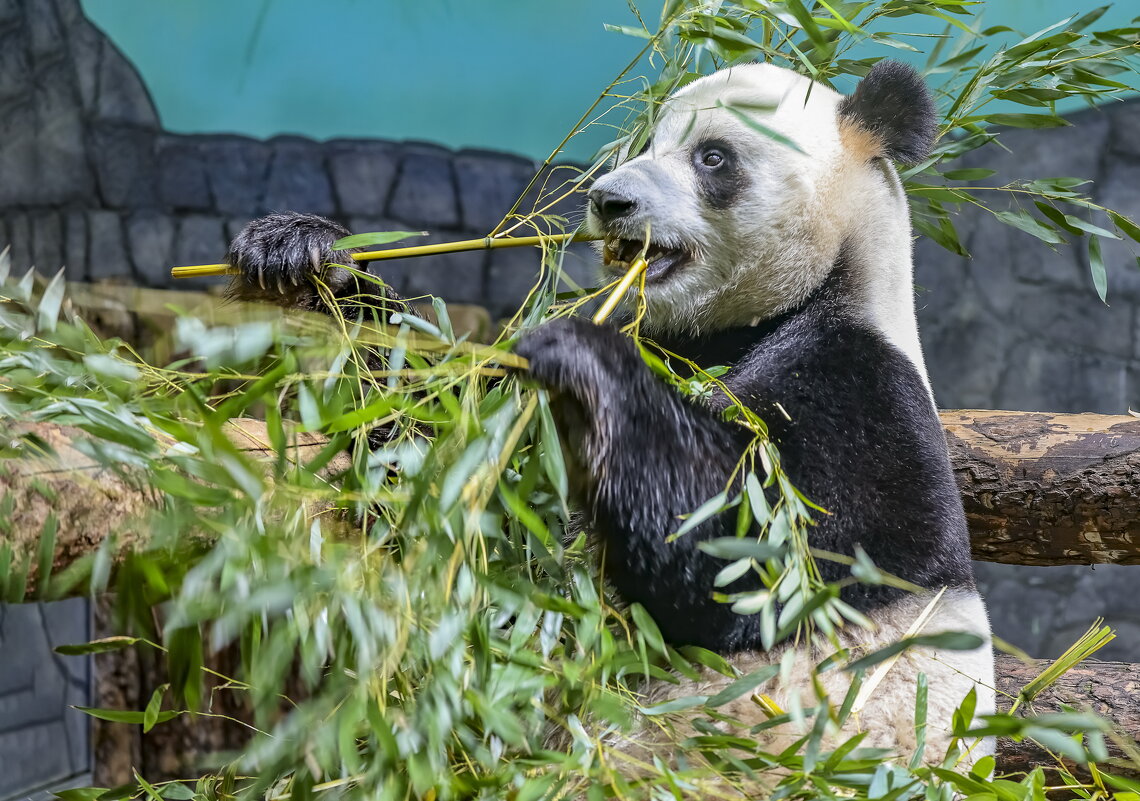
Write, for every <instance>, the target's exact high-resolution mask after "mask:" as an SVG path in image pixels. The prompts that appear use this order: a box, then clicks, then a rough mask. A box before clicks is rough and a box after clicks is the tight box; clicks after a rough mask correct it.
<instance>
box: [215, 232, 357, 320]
mask: <svg viewBox="0 0 1140 801" xmlns="http://www.w3.org/2000/svg"><path fill="white" fill-rule="evenodd" d="M344 236H348V231H347V230H345V228H344V227H343V226H341V225H338V224H337V223H335V222H333V221H332V220H326V219H325V218H324V217H319V216H317V215H315V214H297V213H294V212H288V213H283V214H270V215H268V216H266V217H260V218H258V219H256V220H254V221H252V222H251V223H249V224H248V225H246V227H245V228H243V229H242V230H241V232H240V233H238V235H237V236H236V237H234V240H233V242H232V243H230V249H229V252H228V253H227V254H226V261H227V262H228V263H229V264H230V266H231V267H236V268H237V269H238V270H240V274H238V275H235V276H234V277H233V279H232V280H231V282H230V289H229V291H230V295H231V296H233V297H235V298H237V299H239V300H258V301H269V302H271V303H276V304H278V305H281V306H286V307H300V308H306V309H315V308H320V307H321V300H320V292H319V290H318V287H317V283H316V281H315V280H314V279H318V280H319V281H320V282H322V283H324V284H325V285H326V286H327V287H329V288H330V289H331V290H332V292H333V293H334V294H335V293H336V292H337V291H338V290H339V289H340V288H341V287H343V286H344V285H345V284H347V283H348V282H349V281H350V280H351V278H352V275H351V273H349V272H348V270H345V269H342V268H340V267H337V266H336V265H346V266H350V265H352V263H353V262H352V258H351V256H350V251H347V250H333V249H332V244H333V243H334V242H335V241H336V240H338V239H340V238H341V237H344Z"/></svg>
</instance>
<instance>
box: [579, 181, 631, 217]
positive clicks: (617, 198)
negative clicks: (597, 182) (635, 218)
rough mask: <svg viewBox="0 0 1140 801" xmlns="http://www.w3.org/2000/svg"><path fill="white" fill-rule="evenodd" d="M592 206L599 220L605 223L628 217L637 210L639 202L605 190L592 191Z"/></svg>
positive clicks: (590, 195) (590, 196) (590, 194)
mask: <svg viewBox="0 0 1140 801" xmlns="http://www.w3.org/2000/svg"><path fill="white" fill-rule="evenodd" d="M589 198H590V205H591V206H592V207H593V209H594V213H595V214H597V215H598V219H599V220H601V221H602V222H603V223H608V222H613V221H614V220H617V219H620V218H622V217H626V216H628V215H629V214H632V213H633V210H634V209H635V208H637V201H635V200H630V199H629V198H627V197H623V196H622V195H619V194H617V193H616V192H609V191H606V190H605V189H591V190H590V192H589Z"/></svg>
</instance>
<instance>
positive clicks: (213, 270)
mask: <svg viewBox="0 0 1140 801" xmlns="http://www.w3.org/2000/svg"><path fill="white" fill-rule="evenodd" d="M599 238H600V237H594V236H589V235H588V234H582V233H577V234H549V235H544V234H540V235H538V236H513V237H500V238H496V237H490V236H485V237H483V238H482V239H464V240H461V241H459V242H440V243H438V244H435V245H414V246H412V247H406V248H387V249H385V250H369V251H364V252H362V253H353V254H351V255H352V259H353V261H357V262H368V261H383V260H385V259H404V258H411V257H413V256H433V255H437V254H440V253H462V252H464V251H468V250H494V249H496V248H519V247H526V246H527V245H531V246H542V245H543V244H551V245H561V244H563V243H565V242H591V241H594V240H596V239H599ZM237 273H238V270H236V269H234V268H233V267H231V266H230V265H228V264H196V265H192V266H188V267H174V268H172V269H171V270H170V275H171V277H172V278H197V277H199V276H215V275H236V274H237ZM627 288H628V287H627Z"/></svg>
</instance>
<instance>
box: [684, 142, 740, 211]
mask: <svg viewBox="0 0 1140 801" xmlns="http://www.w3.org/2000/svg"><path fill="white" fill-rule="evenodd" d="M714 151H715V152H716V153H718V154H719V155H720V156H721V158H722V159H723V160H722V161H721V163H720V164H718V165H717V166H715V167H710V166H707V165H706V164H705V163H704V158H705V156H707V155H708V154H709V153H712V152H714ZM692 161H693V172H694V173H695V174H696V176H697V186H699V187H700V190H701V194H702V195H703V196H704V197H705V199H706V200H707V201H708V204H709V205H710V206H711V207H712V208H714V209H718V210H723V209H727V208H729V207H730V206H732V205H733V204H734V203H735V202H736V200H737V198H739V197H740V194H741V193H742V192H743V191H744V190H745V189H746V188H747V186H748V176H747V175H746V174H745V172H744V170H743V169H742V168H741V166H740V162H739V160H738V159H737V158H736V151H735V150H734V149H733V148H732V146H731V145H729V144H728V143H727V142H725V141H723V140H720V139H712V140H708V141H705V142H701V143H700V144H698V145H697V146H696V147H694V148H693V153H692Z"/></svg>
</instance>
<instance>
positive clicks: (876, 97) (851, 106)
mask: <svg viewBox="0 0 1140 801" xmlns="http://www.w3.org/2000/svg"><path fill="white" fill-rule="evenodd" d="M839 116H840V117H842V118H846V119H848V120H850V121H851V122H853V123H855V124H857V125H859V126H860V127H862V128H863V129H864V130H866V131H868V132H869V133H871V134H872V135H873V136H874V137H875V138H876V139H878V140H879V141H880V142H881V143H882V148H883V152H882V154H881V155H884V156H886V157H887V158H889V159H892V160H894V161H898V162H900V163H902V164H917V163H918V162H920V161H922V160H923V159H924V158H926V157H927V156H929V155H930V151H931V149H932V148H933V147H934V135H935V132H936V131H937V128H938V116H937V112H936V111H935V109H934V101H933V100H931V98H930V91H929V90H928V89H927V88H926V82H925V81H924V80H923V79H922V76H921V75H919V74H918V72H917V71H915V70H914V68H912V67H910V66H907V65H906V64H903V63H902V62H899V61H880V62H879V63H877V64H876V65H875V66H873V67H871V71H870V72H868V73H867V75H866V77H864V78H863V80H861V81H859V85H858V86H856V87H855V92H854V94H852V95H849V96H848V97H845V98H843V100H842V101H841V102H840V104H839Z"/></svg>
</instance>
